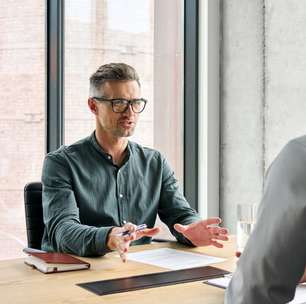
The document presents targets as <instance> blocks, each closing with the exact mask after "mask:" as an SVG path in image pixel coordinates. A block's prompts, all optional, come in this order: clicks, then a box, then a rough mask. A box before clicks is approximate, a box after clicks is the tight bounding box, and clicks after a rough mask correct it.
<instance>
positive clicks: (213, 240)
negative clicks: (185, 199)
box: [174, 217, 228, 248]
mask: <svg viewBox="0 0 306 304" xmlns="http://www.w3.org/2000/svg"><path fill="white" fill-rule="evenodd" d="M220 223H221V219H220V218H218V217H213V218H209V219H207V220H202V221H198V222H196V223H192V224H190V225H181V224H175V225H174V229H175V230H176V231H177V232H180V233H182V234H183V235H184V237H186V238H187V239H188V240H189V241H191V243H192V244H193V245H195V246H209V245H212V246H215V247H218V248H222V247H223V244H221V243H220V242H218V240H221V241H227V240H228V236H227V234H228V230H227V229H226V228H222V227H218V226H210V225H218V224H220Z"/></svg>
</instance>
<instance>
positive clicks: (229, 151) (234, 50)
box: [220, 0, 306, 232]
mask: <svg viewBox="0 0 306 304" xmlns="http://www.w3.org/2000/svg"><path fill="white" fill-rule="evenodd" d="M221 16H222V17H221V19H222V20H221V22H222V24H221V38H222V39H221V41H222V42H221V167H220V168H221V172H220V182H221V188H220V210H221V216H222V218H223V219H224V223H225V225H227V226H228V227H229V228H230V230H231V232H235V221H236V204H237V203H253V202H257V203H258V202H260V199H261V195H262V189H263V178H264V173H265V171H266V169H267V168H268V167H269V165H270V164H271V162H272V160H273V159H274V158H275V156H276V155H277V154H278V152H279V151H280V150H281V148H282V147H283V146H284V144H285V143H286V142H287V141H288V140H290V139H291V138H294V137H297V136H300V135H302V134H306V1H305V0H290V1H289V0H223V1H222V2H221ZM305 170H306V168H305Z"/></svg>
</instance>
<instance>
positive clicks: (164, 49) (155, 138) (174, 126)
mask: <svg viewBox="0 0 306 304" xmlns="http://www.w3.org/2000/svg"><path fill="white" fill-rule="evenodd" d="M182 10H183V1H177V0H167V1H163V0H155V1H153V0H104V1H101V0H91V1H89V0H66V1H65V14H66V15H65V144H71V143H73V142H75V141H77V140H78V139H80V138H83V137H86V136H88V135H89V134H90V133H91V132H92V131H93V130H94V128H95V124H94V117H93V115H92V114H91V113H90V111H89V109H88V107H87V98H88V88H89V85H88V82H89V81H88V79H89V77H90V75H91V74H92V73H93V72H95V71H96V70H97V68H98V67H99V66H101V65H102V64H105V63H110V62H125V63H127V64H130V65H132V66H133V67H134V68H136V70H137V71H138V73H139V75H140V81H141V84H142V97H144V98H146V99H148V104H147V107H146V109H145V111H144V112H143V113H142V114H141V116H140V120H139V122H138V126H137V128H136V132H135V134H134V135H133V136H132V137H131V140H133V141H136V142H138V143H140V144H142V145H144V146H148V147H153V148H155V149H157V150H159V151H161V152H162V153H163V154H164V155H165V156H166V158H167V159H168V161H169V162H170V164H171V166H172V168H173V169H174V171H175V173H176V176H177V178H178V179H179V181H180V182H181V185H182V184H183V11H182Z"/></svg>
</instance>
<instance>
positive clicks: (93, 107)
mask: <svg viewBox="0 0 306 304" xmlns="http://www.w3.org/2000/svg"><path fill="white" fill-rule="evenodd" d="M87 103H88V107H89V110H90V112H91V113H93V114H95V115H97V114H98V107H97V103H96V102H95V101H94V99H93V98H91V97H89V98H88V101H87Z"/></svg>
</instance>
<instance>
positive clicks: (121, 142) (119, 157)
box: [95, 128, 128, 166]
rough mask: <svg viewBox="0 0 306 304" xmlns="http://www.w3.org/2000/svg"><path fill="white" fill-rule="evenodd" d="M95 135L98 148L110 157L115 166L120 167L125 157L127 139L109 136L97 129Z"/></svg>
mask: <svg viewBox="0 0 306 304" xmlns="http://www.w3.org/2000/svg"><path fill="white" fill-rule="evenodd" d="M95 135H96V139H97V142H98V143H99V145H100V147H101V148H102V149H103V150H104V151H105V152H106V153H108V154H109V155H111V156H112V159H113V162H114V163H115V164H116V165H118V166H119V165H121V163H122V162H123V160H124V158H125V155H126V147H127V145H128V139H127V138H126V137H114V136H110V135H109V134H108V133H106V132H103V130H100V129H98V128H97V129H96V132H95Z"/></svg>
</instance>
